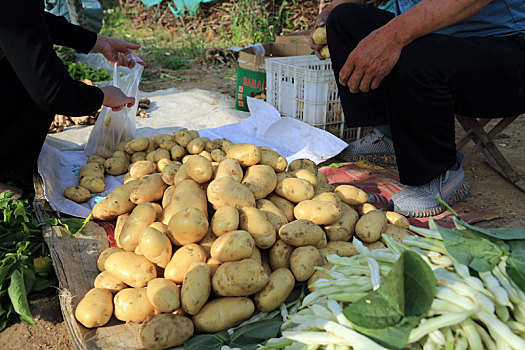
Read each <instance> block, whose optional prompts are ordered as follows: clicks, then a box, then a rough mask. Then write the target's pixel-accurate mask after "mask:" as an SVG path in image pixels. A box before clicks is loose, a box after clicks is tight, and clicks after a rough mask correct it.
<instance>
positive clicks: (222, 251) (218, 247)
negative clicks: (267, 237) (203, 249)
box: [210, 230, 256, 262]
mask: <svg viewBox="0 0 525 350" xmlns="http://www.w3.org/2000/svg"><path fill="white" fill-rule="evenodd" d="M255 249H256V248H255V241H254V240H253V238H252V236H250V234H249V233H248V232H247V231H242V230H238V231H231V232H228V233H225V234H223V235H222V236H220V237H219V238H217V239H216V240H215V242H213V245H212V246H211V251H210V254H211V257H212V258H213V259H215V260H219V261H220V262H228V261H238V260H242V259H247V258H249V257H250V256H251V255H252V254H253V251H254V250H255Z"/></svg>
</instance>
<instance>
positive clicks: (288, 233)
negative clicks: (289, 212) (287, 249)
mask: <svg viewBox="0 0 525 350" xmlns="http://www.w3.org/2000/svg"><path fill="white" fill-rule="evenodd" d="M324 234H325V233H324V231H323V229H322V228H321V227H319V226H318V225H316V224H314V223H313V222H312V221H310V220H305V219H301V220H295V221H292V222H290V223H289V224H286V225H284V226H283V227H281V229H280V230H279V237H280V238H281V239H282V240H283V241H284V242H285V243H288V244H290V245H292V246H294V247H302V246H308V245H313V246H315V245H317V244H318V243H319V241H321V240H322V239H323V236H324Z"/></svg>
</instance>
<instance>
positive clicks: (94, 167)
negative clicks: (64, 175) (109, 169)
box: [78, 160, 105, 175]
mask: <svg viewBox="0 0 525 350" xmlns="http://www.w3.org/2000/svg"><path fill="white" fill-rule="evenodd" d="M104 162H105V160H104ZM93 171H94V172H97V173H102V174H104V164H100V163H87V164H86V165H84V166H83V167H82V168H80V169H79V170H78V175H83V174H85V173H87V172H93Z"/></svg>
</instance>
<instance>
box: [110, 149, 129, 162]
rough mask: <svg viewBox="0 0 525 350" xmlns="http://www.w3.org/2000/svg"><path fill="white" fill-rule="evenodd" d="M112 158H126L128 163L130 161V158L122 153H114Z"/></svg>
mask: <svg viewBox="0 0 525 350" xmlns="http://www.w3.org/2000/svg"><path fill="white" fill-rule="evenodd" d="M112 157H113V158H118V157H123V158H126V159H127V160H128V162H129V161H131V156H130V155H129V154H127V153H126V152H124V151H116V152H115V153H113V156H112Z"/></svg>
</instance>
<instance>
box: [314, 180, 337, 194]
mask: <svg viewBox="0 0 525 350" xmlns="http://www.w3.org/2000/svg"><path fill="white" fill-rule="evenodd" d="M332 190H333V189H332V185H330V184H325V183H322V182H321V183H318V184H317V187H316V188H315V192H314V194H315V195H316V196H318V195H320V194H323V193H327V192H331V191H332Z"/></svg>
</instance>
